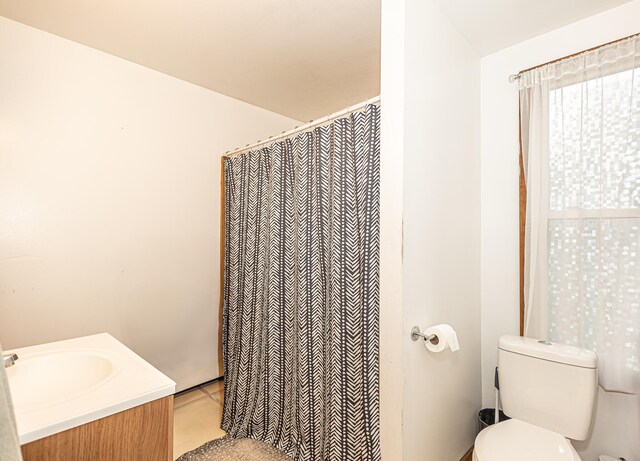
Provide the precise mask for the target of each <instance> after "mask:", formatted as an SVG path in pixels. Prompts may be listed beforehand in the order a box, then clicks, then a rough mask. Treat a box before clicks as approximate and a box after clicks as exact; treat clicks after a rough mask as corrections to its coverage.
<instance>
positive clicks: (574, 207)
mask: <svg viewBox="0 0 640 461" xmlns="http://www.w3.org/2000/svg"><path fill="white" fill-rule="evenodd" d="M520 102H521V104H520V110H521V141H522V159H521V161H522V164H523V166H524V170H525V174H526V196H527V199H526V213H527V216H526V232H525V246H524V250H523V253H524V266H523V271H524V273H523V275H524V280H525V282H524V293H523V296H524V305H525V311H526V315H525V321H524V329H525V334H527V335H528V336H535V337H541V338H545V339H547V338H548V339H551V340H553V341H557V342H562V343H567V344H572V345H576V346H580V347H584V348H587V349H591V350H594V351H596V352H597V353H598V356H599V368H600V377H601V383H602V384H603V386H604V387H605V388H606V389H608V390H613V391H621V392H634V391H635V386H636V384H635V383H634V380H635V379H636V378H635V376H636V375H638V374H639V372H640V359H639V357H640V39H639V38H638V36H635V37H631V38H628V39H625V40H622V41H620V42H616V43H614V44H610V45H606V46H603V47H601V48H598V49H596V50H593V51H589V52H586V53H582V54H580V55H577V56H574V57H571V58H568V59H566V60H562V61H559V62H556V63H551V64H548V65H546V66H542V67H540V68H537V69H534V70H532V71H530V72H527V73H524V74H522V77H521V82H520Z"/></svg>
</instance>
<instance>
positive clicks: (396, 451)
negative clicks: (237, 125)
mask: <svg viewBox="0 0 640 461" xmlns="http://www.w3.org/2000/svg"><path fill="white" fill-rule="evenodd" d="M404 2H405V0H382V3H381V8H382V24H381V37H382V41H381V52H382V56H381V76H380V98H381V101H382V104H381V107H382V111H381V127H380V128H381V138H380V147H381V150H380V448H381V450H382V459H383V460H385V461H392V460H396V459H397V460H401V459H403V455H402V452H403V444H402V415H403V412H402V403H403V391H402V387H403V382H404V372H403V338H404V332H403V319H402V180H403V178H402V169H403V155H404V46H405V45H404V22H405V9H404Z"/></svg>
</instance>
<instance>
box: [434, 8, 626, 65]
mask: <svg viewBox="0 0 640 461" xmlns="http://www.w3.org/2000/svg"><path fill="white" fill-rule="evenodd" d="M435 1H436V3H438V4H439V6H440V8H441V10H442V11H443V13H445V14H446V15H447V16H448V17H449V19H450V20H451V22H452V23H453V24H454V25H455V26H456V27H457V29H458V30H459V31H460V33H461V34H462V35H464V36H465V37H466V38H467V40H468V41H469V43H471V44H472V46H473V47H474V48H475V49H476V51H477V52H478V53H480V55H481V56H486V55H488V54H491V53H493V52H495V51H498V50H501V49H503V48H506V47H508V46H511V45H515V44H516V43H519V42H522V41H524V40H527V39H529V38H533V37H535V36H537V35H541V34H544V33H545V32H549V31H552V30H553V29H557V28H558V27H562V26H565V25H567V24H571V23H572V22H576V21H579V20H581V19H584V18H587V17H589V16H592V15H594V14H597V13H600V12H602V11H605V10H608V9H611V8H614V7H616V6H618V5H622V4H623V3H627V2H628V1H630V0H435Z"/></svg>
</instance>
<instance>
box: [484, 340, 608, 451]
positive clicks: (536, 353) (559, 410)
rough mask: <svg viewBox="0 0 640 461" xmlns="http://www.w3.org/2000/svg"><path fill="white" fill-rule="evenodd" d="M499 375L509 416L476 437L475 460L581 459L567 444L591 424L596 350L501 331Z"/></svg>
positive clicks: (580, 437)
mask: <svg viewBox="0 0 640 461" xmlns="http://www.w3.org/2000/svg"><path fill="white" fill-rule="evenodd" d="M498 377H499V381H500V397H501V399H500V400H501V402H502V409H503V410H504V413H505V414H506V415H507V416H509V417H511V419H510V420H508V421H503V422H501V423H497V424H495V425H493V426H490V427H488V428H486V429H484V430H483V431H481V432H480V434H479V435H478V437H476V441H475V445H474V451H473V459H474V460H475V461H580V456H578V453H577V452H576V450H575V449H574V448H573V446H572V445H571V441H570V440H569V439H573V440H585V439H586V438H587V436H588V434H589V430H590V428H591V421H592V416H593V408H594V403H595V396H596V390H597V386H598V378H597V370H596V355H595V353H594V352H592V351H587V350H585V349H579V348H576V347H571V346H566V345H562V344H554V343H551V342H549V341H540V340H536V339H531V338H523V337H520V336H502V337H501V338H500V340H499V342H498Z"/></svg>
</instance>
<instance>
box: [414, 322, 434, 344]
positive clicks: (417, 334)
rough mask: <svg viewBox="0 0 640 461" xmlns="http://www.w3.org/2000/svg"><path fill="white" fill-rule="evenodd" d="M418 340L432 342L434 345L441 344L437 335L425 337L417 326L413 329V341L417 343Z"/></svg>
mask: <svg viewBox="0 0 640 461" xmlns="http://www.w3.org/2000/svg"><path fill="white" fill-rule="evenodd" d="M418 338H422V339H424V340H425V341H431V342H432V343H433V344H438V343H439V342H440V340H439V339H438V336H437V335H425V334H424V333H422V332H421V331H420V327H419V326H415V327H413V328H412V329H411V340H412V341H417V340H418Z"/></svg>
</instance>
